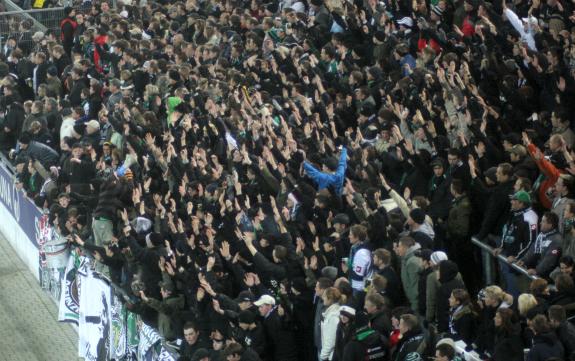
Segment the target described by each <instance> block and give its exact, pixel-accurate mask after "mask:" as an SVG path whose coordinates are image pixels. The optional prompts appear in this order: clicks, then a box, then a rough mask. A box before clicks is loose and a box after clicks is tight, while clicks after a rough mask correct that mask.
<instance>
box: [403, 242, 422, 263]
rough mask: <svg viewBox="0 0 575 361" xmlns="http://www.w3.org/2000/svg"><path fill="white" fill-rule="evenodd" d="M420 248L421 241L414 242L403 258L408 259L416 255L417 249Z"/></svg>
mask: <svg viewBox="0 0 575 361" xmlns="http://www.w3.org/2000/svg"><path fill="white" fill-rule="evenodd" d="M420 248H421V246H420V245H419V243H416V244H414V245H413V246H411V247H410V248H409V249H408V250H407V252H406V253H405V256H403V258H405V259H408V258H410V257H412V256H414V253H415V251H417V250H418V249H420Z"/></svg>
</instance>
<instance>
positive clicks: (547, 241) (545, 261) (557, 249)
mask: <svg viewBox="0 0 575 361" xmlns="http://www.w3.org/2000/svg"><path fill="white" fill-rule="evenodd" d="M558 223H559V217H557V215H556V214H555V213H552V212H545V214H544V215H543V217H542V218H541V232H539V234H538V235H537V238H536V239H535V242H533V243H532V244H531V245H530V246H529V249H528V250H527V252H526V253H524V255H523V256H522V257H521V258H520V259H519V261H518V264H519V265H520V266H522V267H523V266H525V267H526V268H527V271H528V272H529V274H533V275H537V276H540V277H543V278H548V277H549V274H550V273H551V271H553V270H554V269H555V267H557V265H558V264H559V256H560V254H561V235H560V234H559V230H558Z"/></svg>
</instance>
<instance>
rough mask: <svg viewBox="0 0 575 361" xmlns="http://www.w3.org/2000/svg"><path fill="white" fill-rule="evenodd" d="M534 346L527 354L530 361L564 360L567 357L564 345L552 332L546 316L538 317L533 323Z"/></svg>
mask: <svg viewBox="0 0 575 361" xmlns="http://www.w3.org/2000/svg"><path fill="white" fill-rule="evenodd" d="M530 327H531V329H532V330H533V333H534V335H535V336H534V337H533V346H532V347H531V349H530V350H529V352H528V353H527V360H528V361H543V360H548V359H549V358H551V357H557V358H562V357H563V356H564V355H565V350H564V349H563V345H561V342H560V341H559V340H558V339H557V336H556V335H555V333H554V332H553V331H552V329H551V326H550V325H549V321H548V320H547V317H545V315H537V316H535V318H533V320H532V321H531V326H530Z"/></svg>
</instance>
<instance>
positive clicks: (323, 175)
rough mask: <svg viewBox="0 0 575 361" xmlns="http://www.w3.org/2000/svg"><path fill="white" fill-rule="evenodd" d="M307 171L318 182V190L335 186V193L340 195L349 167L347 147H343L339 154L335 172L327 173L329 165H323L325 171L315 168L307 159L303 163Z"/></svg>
mask: <svg viewBox="0 0 575 361" xmlns="http://www.w3.org/2000/svg"><path fill="white" fill-rule="evenodd" d="M303 167H304V170H305V173H306V174H307V175H308V176H310V177H311V178H312V179H313V180H314V182H315V183H316V184H317V187H318V190H322V189H325V188H328V187H333V189H334V190H335V193H336V194H337V195H338V196H340V195H341V192H342V190H343V181H344V180H345V169H346V168H347V149H345V148H342V149H341V152H340V155H339V163H338V165H337V169H335V172H333V173H327V170H328V169H327V167H326V166H325V165H324V166H323V169H322V170H323V172H322V171H319V170H318V169H317V168H315V167H314V166H313V165H311V163H309V162H308V161H305V162H304V164H303Z"/></svg>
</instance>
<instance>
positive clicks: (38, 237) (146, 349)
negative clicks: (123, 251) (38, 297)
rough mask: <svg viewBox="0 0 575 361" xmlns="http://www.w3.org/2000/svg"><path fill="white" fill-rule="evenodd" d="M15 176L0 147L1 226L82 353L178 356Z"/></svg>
mask: <svg viewBox="0 0 575 361" xmlns="http://www.w3.org/2000/svg"><path fill="white" fill-rule="evenodd" d="M14 177H15V171H14V168H13V166H12V164H11V163H10V161H9V160H8V159H7V158H6V157H5V156H4V154H1V153H0V219H2V222H0V232H1V233H2V234H3V235H4V236H5V238H6V239H7V241H8V243H10V245H11V246H12V248H13V249H14V250H15V251H16V254H17V255H18V257H20V259H21V260H22V261H23V262H24V263H25V264H26V266H27V268H28V269H29V270H30V271H31V272H32V274H33V275H34V277H35V278H36V279H37V280H38V282H39V283H40V285H41V286H42V288H43V289H44V290H45V291H46V292H49V293H50V295H51V296H52V298H53V300H54V301H55V302H56V303H58V304H59V315H58V319H59V320H60V321H62V322H70V323H73V324H76V325H78V328H77V331H78V337H79V341H80V342H79V350H78V356H80V357H84V358H86V359H94V360H95V359H98V360H100V359H102V358H101V355H107V357H106V359H108V360H111V359H115V360H123V359H130V360H133V359H134V358H132V356H135V359H137V360H148V359H153V360H165V361H170V360H172V361H173V360H176V359H177V356H176V355H175V354H174V352H173V350H172V349H171V348H169V347H166V344H165V342H164V340H163V339H162V338H161V336H160V335H159V333H158V331H157V330H155V329H154V328H152V327H150V326H149V325H146V324H144V323H143V322H142V321H141V319H140V318H139V317H138V316H137V315H136V314H134V313H131V312H129V310H128V309H127V307H126V302H130V301H131V302H135V301H137V300H135V299H131V298H130V296H129V295H128V294H127V292H126V291H125V290H124V289H122V288H121V287H120V286H118V285H115V284H113V283H112V282H111V281H110V280H108V279H107V278H106V277H105V276H103V275H101V274H98V273H97V272H94V271H93V268H94V267H93V262H94V261H93V260H91V259H89V258H88V257H84V256H82V255H81V254H78V253H77V252H75V251H70V249H69V247H68V243H67V241H66V239H65V238H62V237H60V235H58V233H57V232H56V231H55V230H54V229H53V228H52V227H51V226H50V222H49V215H48V214H47V213H44V212H42V210H41V209H39V208H38V207H36V205H35V204H34V202H32V200H31V199H29V198H27V197H26V195H25V194H24V192H22V191H20V190H19V189H18V187H17V185H16V183H15V179H14ZM80 288H81V289H82V291H83V295H82V292H79V289H80ZM95 355H98V356H100V357H98V358H96V356H95Z"/></svg>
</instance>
